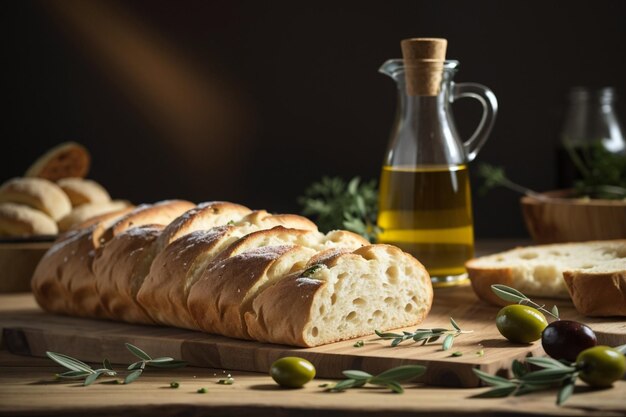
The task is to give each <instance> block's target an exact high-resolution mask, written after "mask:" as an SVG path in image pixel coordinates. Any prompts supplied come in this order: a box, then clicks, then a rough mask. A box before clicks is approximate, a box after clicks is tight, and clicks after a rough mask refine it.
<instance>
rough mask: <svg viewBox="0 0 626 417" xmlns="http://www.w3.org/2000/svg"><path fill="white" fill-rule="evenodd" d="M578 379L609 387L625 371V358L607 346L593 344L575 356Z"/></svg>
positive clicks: (594, 385)
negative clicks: (578, 372) (578, 371)
mask: <svg viewBox="0 0 626 417" xmlns="http://www.w3.org/2000/svg"><path fill="white" fill-rule="evenodd" d="M576 368H578V369H580V379H582V380H583V381H585V382H586V383H587V384H589V385H591V386H592V387H610V386H611V385H613V382H615V381H617V380H618V379H621V378H622V376H624V373H625V372H626V358H624V355H623V354H622V353H620V352H619V351H617V350H615V349H613V348H611V347H608V346H594V347H592V348H589V349H586V350H583V351H582V352H580V354H579V355H578V357H577V358H576Z"/></svg>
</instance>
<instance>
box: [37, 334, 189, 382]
mask: <svg viewBox="0 0 626 417" xmlns="http://www.w3.org/2000/svg"><path fill="white" fill-rule="evenodd" d="M126 348H127V349H128V350H129V351H130V352H131V353H132V354H133V355H134V356H136V357H137V358H139V359H140V360H139V361H137V362H134V363H132V364H130V365H129V366H128V368H127V369H128V370H129V371H132V372H130V373H129V374H128V375H126V377H125V378H124V383H125V384H130V383H131V382H133V381H135V380H136V379H137V378H139V377H140V376H141V374H142V373H143V371H144V369H145V368H146V366H149V367H154V368H168V369H172V368H180V367H183V366H185V365H186V364H187V363H186V362H184V361H179V360H175V359H173V358H170V357H160V358H152V357H151V356H150V355H148V354H147V353H146V352H144V351H143V350H142V349H140V348H138V347H137V346H135V345H132V344H130V343H126ZM46 356H48V357H49V358H50V359H52V360H53V361H55V362H56V363H58V364H59V365H61V366H63V367H64V368H66V369H69V370H68V371H66V372H63V373H60V374H57V377H58V378H59V379H82V380H83V385H84V386H87V385H91V384H93V383H94V382H95V381H96V380H97V379H98V378H99V377H100V376H102V375H105V376H117V372H116V371H114V370H113V367H112V366H111V362H110V361H109V360H108V359H105V360H104V361H103V362H102V366H103V367H102V368H100V369H93V368H92V367H91V366H89V365H87V364H86V363H84V362H82V361H80V360H78V359H75V358H72V357H71V356H67V355H64V354H62V353H55V352H46Z"/></svg>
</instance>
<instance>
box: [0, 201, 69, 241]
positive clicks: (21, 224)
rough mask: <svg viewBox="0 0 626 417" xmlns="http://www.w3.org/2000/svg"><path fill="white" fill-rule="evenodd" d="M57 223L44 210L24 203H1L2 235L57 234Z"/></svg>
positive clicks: (0, 224) (0, 235) (0, 223)
mask: <svg viewBox="0 0 626 417" xmlns="http://www.w3.org/2000/svg"><path fill="white" fill-rule="evenodd" d="M57 232H58V229H57V224H56V223H55V222H54V220H52V218H50V216H48V215H47V214H45V213H44V212H42V211H39V210H36V209H34V208H30V207H28V206H25V205H23V204H15V203H0V237H6V236H32V235H56V234H57Z"/></svg>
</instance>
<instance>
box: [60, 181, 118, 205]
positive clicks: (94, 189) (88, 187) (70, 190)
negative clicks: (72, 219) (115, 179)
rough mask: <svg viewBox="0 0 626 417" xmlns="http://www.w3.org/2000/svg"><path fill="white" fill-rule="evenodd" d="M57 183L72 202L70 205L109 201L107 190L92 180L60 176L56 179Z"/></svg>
mask: <svg viewBox="0 0 626 417" xmlns="http://www.w3.org/2000/svg"><path fill="white" fill-rule="evenodd" d="M57 185H58V186H59V187H61V189H62V190H63V192H65V194H67V196H68V197H69V199H70V201H71V202H72V207H77V206H80V205H82V204H90V203H91V204H94V203H96V204H97V203H108V202H109V201H111V196H110V195H109V193H108V192H107V190H105V189H104V187H103V186H101V185H100V184H98V183H97V182H95V181H93V180H87V179H84V178H76V177H73V178H62V179H60V180H58V181H57Z"/></svg>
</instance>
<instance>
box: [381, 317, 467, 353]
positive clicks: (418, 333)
mask: <svg viewBox="0 0 626 417" xmlns="http://www.w3.org/2000/svg"><path fill="white" fill-rule="evenodd" d="M450 324H451V325H452V327H453V328H454V329H444V328H434V329H417V330H415V331H414V332H402V334H400V333H382V332H379V331H378V330H376V331H375V332H376V335H377V336H378V337H379V338H381V339H385V340H391V346H393V347H395V346H398V345H399V344H400V343H402V342H404V341H406V340H412V341H413V342H422V346H423V345H425V344H427V343H433V342H436V341H437V340H439V339H440V338H442V337H443V338H444V339H443V344H442V349H443V350H449V349H450V348H451V347H452V345H453V344H454V338H456V337H458V336H460V335H462V334H466V333H472V332H473V331H472V330H461V327H460V326H459V325H458V324H457V322H456V321H454V319H453V318H452V317H450Z"/></svg>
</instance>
